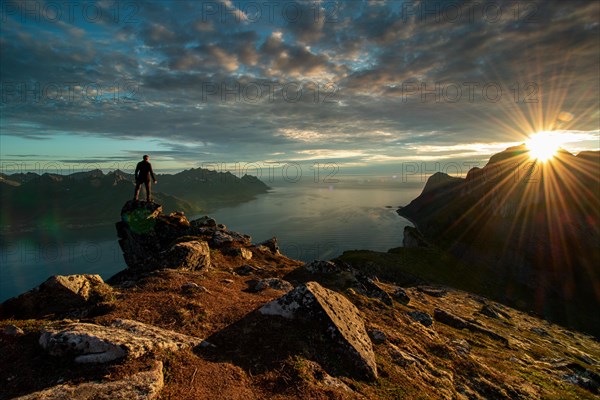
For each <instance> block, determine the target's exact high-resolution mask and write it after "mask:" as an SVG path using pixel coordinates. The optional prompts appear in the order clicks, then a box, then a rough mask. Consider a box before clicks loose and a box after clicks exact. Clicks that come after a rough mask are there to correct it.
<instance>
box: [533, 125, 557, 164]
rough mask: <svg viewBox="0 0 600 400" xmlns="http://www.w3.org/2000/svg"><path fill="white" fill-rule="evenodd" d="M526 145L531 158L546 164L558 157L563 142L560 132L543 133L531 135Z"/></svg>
mask: <svg viewBox="0 0 600 400" xmlns="http://www.w3.org/2000/svg"><path fill="white" fill-rule="evenodd" d="M525 144H526V146H527V148H528V149H529V156H530V157H531V158H533V159H535V160H538V161H542V162H544V161H547V160H549V159H551V158H552V157H554V156H555V155H556V153H557V152H558V150H559V149H560V147H561V146H562V144H563V140H562V139H561V137H560V136H559V134H558V132H548V131H541V132H537V133H534V134H533V135H531V136H530V137H529V139H528V140H527V141H526V142H525Z"/></svg>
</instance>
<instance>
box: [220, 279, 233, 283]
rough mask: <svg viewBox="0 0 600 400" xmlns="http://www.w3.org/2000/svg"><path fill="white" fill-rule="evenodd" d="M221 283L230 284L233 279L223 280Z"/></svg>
mask: <svg viewBox="0 0 600 400" xmlns="http://www.w3.org/2000/svg"><path fill="white" fill-rule="evenodd" d="M221 282H223V283H228V284H231V283H233V279H223V280H222V281H221Z"/></svg>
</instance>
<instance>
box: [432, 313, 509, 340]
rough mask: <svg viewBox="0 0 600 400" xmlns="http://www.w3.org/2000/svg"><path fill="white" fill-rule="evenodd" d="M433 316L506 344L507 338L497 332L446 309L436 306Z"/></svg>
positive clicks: (458, 327)
mask: <svg viewBox="0 0 600 400" xmlns="http://www.w3.org/2000/svg"><path fill="white" fill-rule="evenodd" d="M433 317H434V318H435V320H436V321H439V322H441V323H443V324H446V325H448V326H451V327H453V328H456V329H467V330H470V331H471V332H478V333H482V334H484V335H486V336H489V337H490V338H492V339H494V340H497V341H499V342H501V343H503V344H504V345H506V346H508V339H506V338H505V337H503V336H500V335H498V334H497V333H495V332H492V331H490V330H489V329H486V328H484V327H482V326H479V325H477V324H474V323H473V322H470V321H467V320H465V319H463V318H461V317H458V316H456V315H454V314H451V313H449V312H447V311H444V310H441V309H439V308H436V309H435V310H434V312H433Z"/></svg>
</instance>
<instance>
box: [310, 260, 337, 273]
mask: <svg viewBox="0 0 600 400" xmlns="http://www.w3.org/2000/svg"><path fill="white" fill-rule="evenodd" d="M303 268H304V269H305V270H306V271H308V272H310V273H311V274H331V273H336V272H342V269H341V268H340V267H339V266H338V265H336V264H334V263H333V262H331V261H323V260H313V261H311V262H308V263H306V264H304V266H303Z"/></svg>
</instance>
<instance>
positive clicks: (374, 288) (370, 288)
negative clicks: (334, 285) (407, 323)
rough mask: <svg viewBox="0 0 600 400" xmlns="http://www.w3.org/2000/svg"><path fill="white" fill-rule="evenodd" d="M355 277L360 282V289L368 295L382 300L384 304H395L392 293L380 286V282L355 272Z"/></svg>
mask: <svg viewBox="0 0 600 400" xmlns="http://www.w3.org/2000/svg"><path fill="white" fill-rule="evenodd" d="M355 278H356V279H357V280H358V282H359V291H360V292H361V293H362V294H364V295H365V296H367V297H371V298H373V299H378V300H381V301H382V302H383V303H384V304H386V305H388V306H393V305H394V302H393V301H392V298H391V297H390V295H389V294H388V293H387V292H386V291H385V290H383V289H382V288H381V286H379V284H378V283H377V282H376V281H375V280H373V279H371V278H369V277H367V276H364V275H362V274H355Z"/></svg>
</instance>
